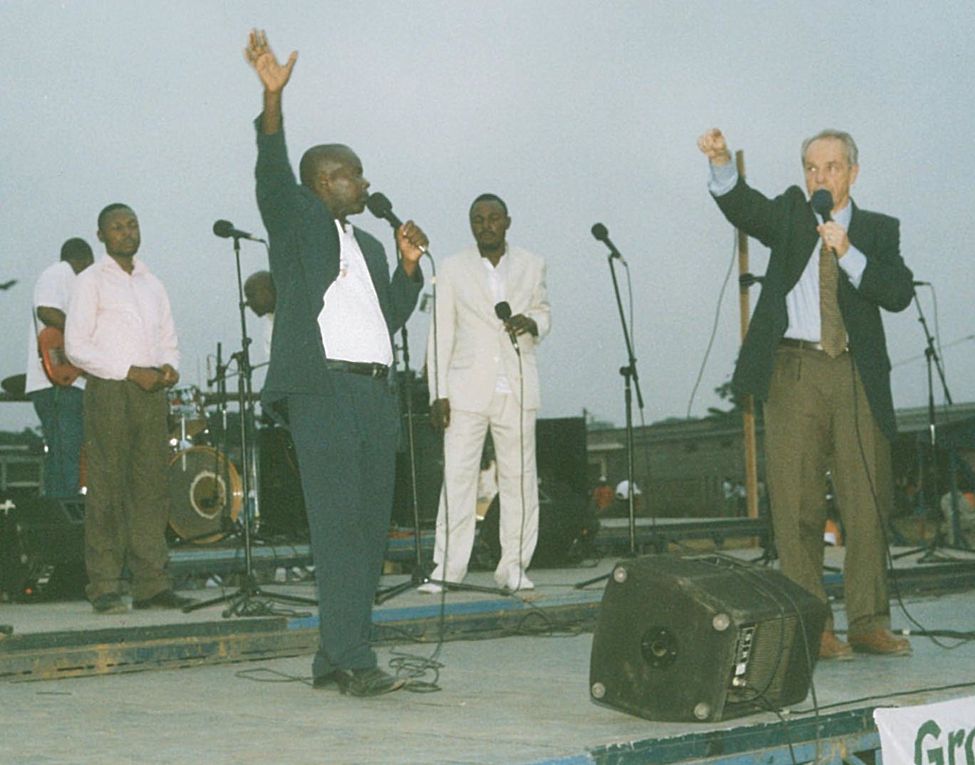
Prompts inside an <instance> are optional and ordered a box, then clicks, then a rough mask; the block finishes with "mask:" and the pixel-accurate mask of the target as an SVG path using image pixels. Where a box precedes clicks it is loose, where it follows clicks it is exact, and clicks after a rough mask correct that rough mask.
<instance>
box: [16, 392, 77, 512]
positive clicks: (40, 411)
mask: <svg viewBox="0 0 975 765" xmlns="http://www.w3.org/2000/svg"><path fill="white" fill-rule="evenodd" d="M84 396H85V393H84V391H83V390H82V389H81V388H75V387H74V386H73V385H72V386H69V387H65V388H61V387H58V386H56V385H55V386H54V387H52V388H44V389H43V390H35V391H32V392H31V393H29V394H28V398H30V400H31V402H32V403H33V404H34V411H35V412H37V417H38V419H40V421H41V430H42V431H43V432H44V442H45V443H46V444H47V455H46V456H45V459H44V493H45V494H47V495H48V496H49V497H69V496H71V495H74V494H77V493H78V490H79V488H80V486H79V465H80V460H81V445H82V443H83V442H84V438H85V433H84V415H83V411H84V406H83V401H84Z"/></svg>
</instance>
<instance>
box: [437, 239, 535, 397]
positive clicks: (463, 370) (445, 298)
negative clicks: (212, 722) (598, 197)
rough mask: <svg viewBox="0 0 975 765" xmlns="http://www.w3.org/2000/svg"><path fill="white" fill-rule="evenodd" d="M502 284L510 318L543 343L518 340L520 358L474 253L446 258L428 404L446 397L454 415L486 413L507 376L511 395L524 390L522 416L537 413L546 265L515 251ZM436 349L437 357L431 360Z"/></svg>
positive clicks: (509, 256)
mask: <svg viewBox="0 0 975 765" xmlns="http://www.w3.org/2000/svg"><path fill="white" fill-rule="evenodd" d="M505 258H506V259H508V263H507V266H506V268H507V275H506V278H505V297H506V298H507V302H508V304H509V305H510V306H511V314H512V315H516V314H519V313H521V314H524V315H525V316H528V317H530V318H532V319H534V320H535V323H536V324H537V325H538V337H537V338H536V337H534V336H532V335H531V334H529V333H525V334H521V335H518V345H519V347H520V348H521V370H522V373H523V375H524V386H522V384H521V374H519V365H518V355H517V354H516V353H515V349H514V346H513V345H512V344H511V339H510V338H509V337H508V333H507V332H505V330H504V324H503V323H502V322H501V320H500V319H499V318H498V317H497V314H495V312H494V306H495V299H494V296H493V295H492V293H491V288H490V286H489V284H488V274H487V272H486V270H485V268H484V264H483V263H482V262H481V261H482V258H481V255H480V253H479V252H478V250H477V248H476V247H471V248H469V249H467V250H464V251H463V252H460V253H458V254H457V255H454V256H452V257H450V258H447V259H446V260H445V261H444V262H443V263H441V264H440V267H439V268H438V270H437V277H436V278H437V282H436V285H437V287H436V306H435V311H434V317H435V322H431V323H430V334H429V337H428V341H427V377H428V380H429V383H430V400H431V402H432V401H434V400H436V399H438V398H446V399H448V401H449V402H450V408H451V409H460V410H463V411H467V412H482V411H485V410H486V409H487V408H488V406H489V405H490V402H491V397H492V396H493V395H494V389H495V386H496V384H497V380H498V373H499V372H503V373H504V375H505V376H506V377H507V378H508V381H509V383H510V385H511V390H512V393H513V394H514V395H515V397H516V398H517V397H519V396H520V395H521V393H522V389H523V391H524V401H523V402H521V403H522V406H523V407H524V408H525V409H538V407H539V403H540V400H539V391H538V367H537V365H536V362H535V346H536V345H537V344H538V341H539V340H540V339H541V338H543V337H544V336H545V335H546V334H548V330H549V326H550V309H549V304H548V295H547V293H546V288H545V261H544V260H542V258H540V257H539V256H538V255H534V254H532V253H530V252H528V251H527V250H523V249H521V248H520V247H511V246H510V245H509V247H508V252H507V253H506V255H505ZM434 343H436V353H434Z"/></svg>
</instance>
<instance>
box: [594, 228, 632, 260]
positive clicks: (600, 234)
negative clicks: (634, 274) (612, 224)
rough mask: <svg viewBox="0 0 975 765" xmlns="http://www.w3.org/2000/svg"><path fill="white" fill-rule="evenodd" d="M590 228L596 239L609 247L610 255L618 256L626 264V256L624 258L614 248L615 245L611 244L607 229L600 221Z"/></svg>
mask: <svg viewBox="0 0 975 765" xmlns="http://www.w3.org/2000/svg"><path fill="white" fill-rule="evenodd" d="M590 230H591V231H592V235H593V236H594V237H596V239H598V240H599V241H600V242H602V243H603V244H605V245H606V246H607V247H609V252H610V255H612V256H613V257H614V258H619V259H620V260H621V261H623V264H624V265H625V264H626V258H624V257H623V256H622V255H621V254H620V251H619V250H617V249H616V245H615V244H613V242H612V241H611V240H610V238H609V231H608V230H607V228H606V227H605V226H604V225H603V224H602V223H595V224H593V227H592V229H590Z"/></svg>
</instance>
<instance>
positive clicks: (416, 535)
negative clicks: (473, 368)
mask: <svg viewBox="0 0 975 765" xmlns="http://www.w3.org/2000/svg"><path fill="white" fill-rule="evenodd" d="M400 350H401V351H402V359H403V378H402V385H401V392H402V395H403V397H404V398H405V399H406V444H407V450H408V452H409V457H410V503H411V505H412V508H411V509H412V511H413V555H414V561H413V569H412V571H411V572H410V578H409V580H407V581H405V582H401V583H400V584H396V585H393V586H392V587H387V588H385V589H382V590H378V591H377V592H376V595H375V602H376V605H379V604H380V603H385V602H386V601H387V600H391V599H392V598H395V597H396V596H397V595H399V594H401V593H403V592H406V591H407V590H411V589H413V588H414V587H419V586H420V585H423V584H426V583H427V582H429V581H430V569H429V567H428V566H427V564H426V563H424V561H423V547H422V545H421V542H420V501H419V494H418V492H417V480H416V432H415V431H414V428H413V372H412V370H411V369H410V336H409V332H408V330H407V329H406V324H405V323H404V324H403V326H402V327H401V328H400Z"/></svg>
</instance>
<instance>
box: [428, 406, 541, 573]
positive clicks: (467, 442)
mask: <svg viewBox="0 0 975 765" xmlns="http://www.w3.org/2000/svg"><path fill="white" fill-rule="evenodd" d="M535 414H536V413H535V410H534V409H532V410H529V411H526V412H522V411H521V408H520V407H519V405H518V401H517V400H516V398H515V396H513V395H511V394H510V393H509V394H504V393H495V394H494V396H493V397H492V399H491V405H490V407H489V408H488V410H487V411H486V412H465V411H462V410H458V409H451V411H450V425H449V426H448V427H447V430H446V431H444V485H443V490H442V491H441V492H440V509H439V511H438V512H437V534H436V545H435V547H434V552H433V560H434V562H435V563H436V564H437V567H436V569H435V570H434V571H433V573H432V574H431V578H432V579H434V580H446V581H448V582H459V581H461V580H462V579H463V578H464V576H465V575H466V574H467V564H468V563H469V562H470V558H471V550H472V548H473V546H474V530H475V524H476V510H477V479H478V475H479V474H480V468H481V454H482V452H483V449H484V438H485V436H486V434H487V431H488V428H489V427H490V429H491V438H492V439H493V441H494V452H495V456H496V459H497V463H498V492H499V494H500V495H501V517H500V524H499V525H500V536H501V560H500V562H499V563H498V567H497V569H496V570H495V579H497V580H498V581H506V579H507V576H508V572H509V571H510V572H516V571H517V568H515V567H518V566H520V567H521V570H524V569H525V568H527V566H528V564H529V563H530V562H531V558H532V554H533V553H534V552H535V544H536V542H537V541H538V478H537V475H536V471H535ZM447 508H449V513H448V512H447ZM448 530H449V534H448V533H447V532H448Z"/></svg>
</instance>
